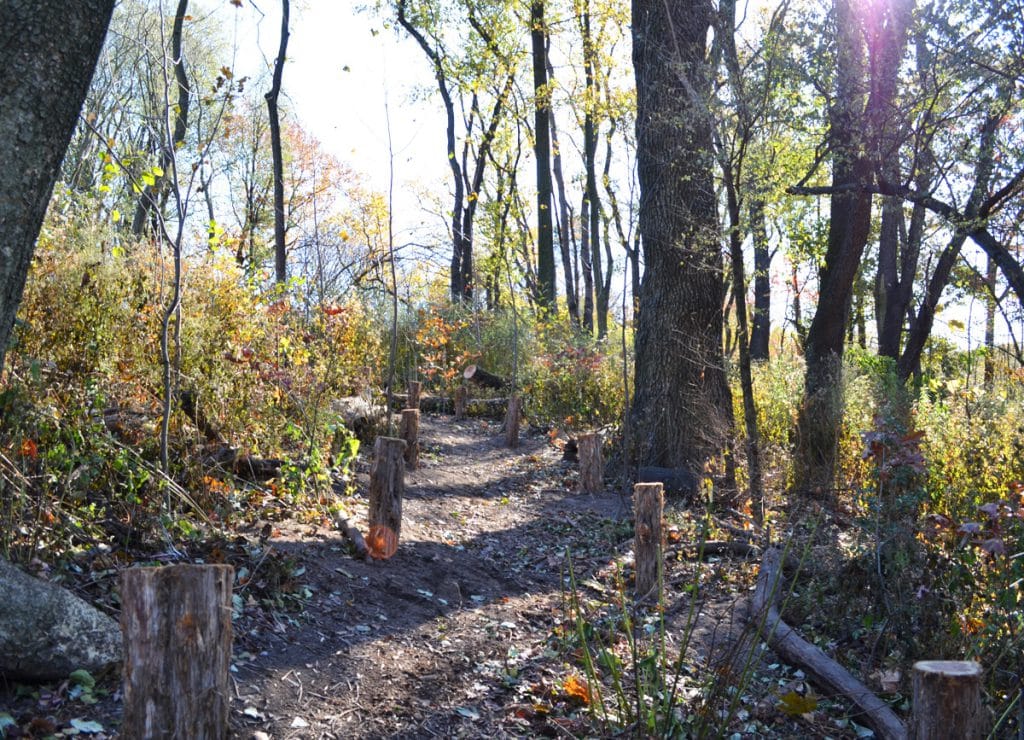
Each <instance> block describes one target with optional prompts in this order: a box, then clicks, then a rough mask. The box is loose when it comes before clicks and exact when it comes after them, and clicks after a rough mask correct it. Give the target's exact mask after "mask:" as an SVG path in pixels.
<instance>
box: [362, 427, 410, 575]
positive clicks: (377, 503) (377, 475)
mask: <svg viewBox="0 0 1024 740" xmlns="http://www.w3.org/2000/svg"><path fill="white" fill-rule="evenodd" d="M404 455H405V440H404V439H395V438H394V437H377V442H376V443H375V444H374V446H373V465H372V467H371V468H370V510H369V512H368V513H367V519H368V520H369V524H370V533H369V535H368V536H367V538H366V544H367V547H368V548H369V550H370V556H371V557H374V558H378V559H381V560H386V559H387V558H390V557H391V556H392V555H394V554H395V551H397V550H398V538H399V536H400V535H401V534H402V496H403V495H404V494H405V457H404Z"/></svg>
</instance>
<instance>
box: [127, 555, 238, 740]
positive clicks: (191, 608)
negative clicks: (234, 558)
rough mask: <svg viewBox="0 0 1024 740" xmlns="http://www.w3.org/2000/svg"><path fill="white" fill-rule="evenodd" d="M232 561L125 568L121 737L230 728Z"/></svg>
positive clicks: (199, 739) (205, 738)
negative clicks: (226, 563) (218, 563)
mask: <svg viewBox="0 0 1024 740" xmlns="http://www.w3.org/2000/svg"><path fill="white" fill-rule="evenodd" d="M234 573H235V570H234V568H232V567H231V566H230V565H172V566H168V567H166V568H129V569H128V570H126V571H124V573H123V574H122V576H121V628H122V630H123V632H124V719H123V721H122V723H121V733H120V734H121V737H138V738H167V739H168V740H171V739H172V738H182V737H187V738H195V739H196V740H214V739H215V738H216V739H217V740H220V739H221V738H226V737H227V736H228V711H229V709H230V706H231V687H230V684H229V683H228V668H229V666H230V665H231V585H232V582H233V581H234Z"/></svg>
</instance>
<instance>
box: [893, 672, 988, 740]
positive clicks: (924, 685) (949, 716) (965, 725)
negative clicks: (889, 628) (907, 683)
mask: <svg viewBox="0 0 1024 740" xmlns="http://www.w3.org/2000/svg"><path fill="white" fill-rule="evenodd" d="M981 678H982V670H981V666H980V665H978V664H977V663H975V662H973V661H968V660H919V661H918V662H916V663H914V679H913V681H914V704H913V707H914V716H913V720H912V722H913V724H912V727H911V732H912V734H911V737H913V738H915V740H960V739H961V738H963V740H973V739H974V738H981V737H984V733H985V713H984V708H983V707H982V704H981Z"/></svg>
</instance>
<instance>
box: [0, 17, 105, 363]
mask: <svg viewBox="0 0 1024 740" xmlns="http://www.w3.org/2000/svg"><path fill="white" fill-rule="evenodd" d="M113 9H114V0H80V1H79V2H74V3H67V2H56V1H55V0H45V1H44V0H7V1H6V2H4V3H2V4H0V49H3V50H4V63H3V64H2V65H0V155H2V157H3V161H4V163H5V164H4V167H3V168H2V169H0V372H2V371H3V366H4V359H5V355H6V350H7V342H8V340H9V339H10V335H11V330H12V328H13V327H14V318H15V316H16V315H17V312H18V305H19V304H20V303H21V294H22V291H23V290H24V288H25V276H26V275H27V274H28V267H29V264H30V262H31V260H32V253H33V252H34V251H35V246H36V238H37V237H38V236H39V229H40V228H41V227H42V224H43V217H44V216H45V215H46V208H47V206H48V205H49V203H50V194H51V193H52V192H53V186H54V183H55V182H56V179H57V174H58V172H59V171H60V163H61V160H62V159H63V158H64V152H65V151H66V150H67V147H68V144H69V143H70V141H71V135H72V133H74V130H75V124H76V123H77V122H78V114H79V112H80V111H81V109H82V101H83V100H85V95H86V92H87V91H88V89H89V82H90V80H91V79H92V74H93V70H94V69H95V68H96V60H97V59H98V58H99V54H100V49H101V48H102V47H103V39H104V37H105V36H106V32H107V26H108V25H109V23H110V16H111V13H112V12H113Z"/></svg>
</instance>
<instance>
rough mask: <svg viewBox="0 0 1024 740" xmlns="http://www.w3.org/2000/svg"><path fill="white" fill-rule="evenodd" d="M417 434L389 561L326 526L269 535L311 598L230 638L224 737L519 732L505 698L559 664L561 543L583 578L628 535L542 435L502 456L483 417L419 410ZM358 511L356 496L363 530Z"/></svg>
mask: <svg viewBox="0 0 1024 740" xmlns="http://www.w3.org/2000/svg"><path fill="white" fill-rule="evenodd" d="M420 437H421V442H422V445H423V452H422V453H421V467H420V469H419V470H417V471H415V472H411V473H409V474H408V476H407V483H406V486H407V487H406V497H405V501H404V504H403V524H402V536H401V545H400V547H399V550H398V552H397V553H396V555H395V556H394V557H393V558H391V559H390V560H388V561H384V562H372V561H371V562H363V561H359V560H355V559H353V558H352V557H350V556H349V554H348V550H347V548H346V546H345V543H344V542H343V541H342V540H341V539H340V537H339V535H338V534H337V533H335V532H331V531H327V530H324V529H322V528H321V529H314V528H311V527H309V526H302V525H283V526H281V527H280V534H279V535H278V536H275V538H274V539H272V540H271V544H273V545H274V547H275V548H276V549H277V550H279V551H284V552H287V553H289V554H292V555H294V556H295V557H296V558H297V559H298V560H299V562H300V565H301V566H302V567H304V568H305V573H304V575H303V580H304V582H305V583H306V584H307V585H308V586H309V587H310V588H311V590H312V595H311V597H310V598H309V600H308V602H307V604H306V607H305V611H304V613H303V614H302V615H301V616H296V618H295V619H294V621H292V622H291V623H290V624H285V623H279V624H277V625H268V628H267V629H254V630H252V631H251V632H249V633H245V634H237V635H236V655H237V656H238V658H239V659H238V661H237V662H236V665H237V667H238V672H237V673H235V674H234V676H235V688H236V697H235V700H234V702H233V712H232V724H233V726H234V727H235V729H236V732H237V736H238V737H254V736H255V737H261V738H262V737H267V736H269V737H273V738H357V737H366V738H370V737H484V736H494V737H506V736H509V735H517V734H520V733H519V731H518V730H521V734H522V735H524V736H529V735H531V734H533V731H532V730H531V728H530V725H529V723H528V722H527V721H526V720H524V719H522V717H521V716H517V715H516V712H515V708H516V706H517V705H519V704H520V703H525V705H526V706H529V705H530V702H531V697H530V696H529V693H530V691H531V690H534V689H535V687H536V681H537V680H542V679H543V676H544V674H545V673H550V672H551V671H552V668H554V667H558V666H557V662H555V663H554V665H553V666H552V665H551V663H552V661H551V658H552V655H551V654H550V652H549V653H547V654H545V649H546V641H547V639H548V638H549V636H550V633H551V628H552V626H553V624H554V622H555V619H556V618H557V616H558V615H559V614H560V613H561V601H562V588H561V581H562V577H563V568H564V563H565V557H564V555H565V552H566V548H569V549H570V551H571V552H573V558H574V562H576V563H577V565H578V567H579V568H580V570H581V572H583V573H587V572H592V571H593V570H595V569H596V568H600V567H602V566H603V565H606V564H607V558H608V557H610V549H609V547H608V546H609V545H614V543H615V542H616V541H622V539H623V538H628V537H629V532H628V528H624V527H623V526H622V525H621V523H616V522H617V521H618V520H619V519H621V518H622V516H623V515H624V512H623V500H622V499H621V497H620V496H619V495H618V494H616V493H606V494H603V495H600V496H581V495H579V494H577V493H575V492H574V491H573V490H572V488H573V483H574V479H575V473H574V472H573V471H572V469H571V467H570V466H569V465H568V464H565V463H562V462H560V460H559V453H558V452H557V451H556V450H554V449H551V448H550V447H549V446H547V445H546V444H545V440H544V439H543V438H539V437H533V438H530V437H525V438H524V440H523V445H522V447H521V448H520V449H519V450H516V451H513V450H509V449H507V448H505V447H504V445H503V443H502V440H501V436H500V434H499V430H498V428H497V426H496V425H493V424H486V423H483V422H479V421H465V422H452V421H451V420H450V419H448V418H444V417H426V416H425V417H423V420H422V422H421V427H420ZM365 510H366V507H365V499H363V500H362V502H361V504H360V505H359V506H358V507H357V509H356V511H355V512H354V515H355V516H354V523H356V524H357V525H358V526H360V528H361V529H362V530H363V531H364V532H365V531H366V523H365ZM599 541H600V542H603V543H604V545H605V546H604V547H602V548H597V549H595V547H594V546H595V543H598V542H599ZM602 550H603V551H604V553H605V554H604V556H602V555H601V551H602ZM545 658H546V660H545ZM531 687H533V688H531ZM520 714H522V713H520ZM517 728H518V730H517ZM259 733H265V734H259Z"/></svg>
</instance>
